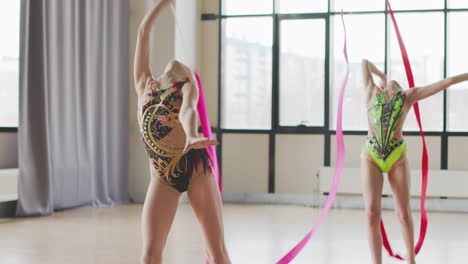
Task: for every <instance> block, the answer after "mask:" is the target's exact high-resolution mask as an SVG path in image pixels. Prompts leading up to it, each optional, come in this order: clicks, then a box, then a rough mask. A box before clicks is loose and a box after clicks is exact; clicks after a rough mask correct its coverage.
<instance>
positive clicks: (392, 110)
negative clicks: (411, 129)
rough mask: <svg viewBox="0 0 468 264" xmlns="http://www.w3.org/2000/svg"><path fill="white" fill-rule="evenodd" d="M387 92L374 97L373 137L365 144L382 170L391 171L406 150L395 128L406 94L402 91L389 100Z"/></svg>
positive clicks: (371, 114)
mask: <svg viewBox="0 0 468 264" xmlns="http://www.w3.org/2000/svg"><path fill="white" fill-rule="evenodd" d="M386 97H387V92H382V93H380V94H379V95H377V96H376V97H375V98H374V101H373V104H372V106H371V107H370V108H369V113H368V117H369V126H370V130H371V131H372V135H373V137H372V138H368V139H367V141H366V144H365V145H364V146H365V148H366V149H367V151H368V152H369V154H370V155H371V156H372V157H373V158H374V160H375V161H376V163H377V164H378V165H379V167H380V169H381V170H382V172H385V173H386V172H389V171H390V170H391V168H392V167H393V165H394V164H395V162H397V161H398V160H399V159H400V157H401V156H402V155H403V153H404V151H405V150H406V144H405V141H404V140H396V139H395V135H394V132H395V129H396V128H397V124H398V120H399V119H400V117H401V116H402V110H403V107H404V104H405V99H406V95H405V94H404V93H402V92H401V91H400V92H398V93H397V94H395V95H394V96H393V98H391V99H389V100H387V99H386Z"/></svg>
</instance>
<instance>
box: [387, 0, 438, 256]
mask: <svg viewBox="0 0 468 264" xmlns="http://www.w3.org/2000/svg"><path fill="white" fill-rule="evenodd" d="M386 1H387V5H388V11H389V14H390V17H391V18H392V22H393V26H394V27H395V32H396V35H397V38H398V43H399V45H400V50H401V55H402V58H403V64H404V65H405V70H406V76H407V79H408V84H409V87H410V88H414V77H413V72H412V70H411V64H410V62H409V57H408V52H407V50H406V47H405V43H404V42H403V38H402V36H401V33H400V29H399V28H398V24H397V21H396V19H395V15H394V13H393V10H392V7H391V6H390V2H389V0H386ZM413 108H414V113H415V115H416V120H417V121H418V126H419V132H420V134H421V138H422V142H423V153H422V160H421V163H422V186H421V201H420V206H421V227H420V231H419V239H418V243H417V244H416V247H415V249H414V251H415V253H416V254H418V253H419V251H420V250H421V248H422V246H423V244H424V239H425V238H426V233H427V213H426V191H427V181H428V168H429V158H428V154H427V147H426V138H425V135H424V130H423V129H422V122H421V114H420V112H419V104H418V103H417V102H416V103H415V104H414V105H413ZM380 231H381V233H382V240H383V245H384V247H385V249H386V250H387V252H388V254H389V255H390V256H392V257H394V258H397V259H400V260H404V258H403V257H401V256H400V255H398V254H396V253H394V252H393V250H392V247H391V245H390V242H389V239H388V236H387V233H386V231H385V227H384V223H383V220H381V221H380Z"/></svg>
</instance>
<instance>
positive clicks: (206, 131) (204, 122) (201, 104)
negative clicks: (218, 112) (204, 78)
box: [193, 71, 223, 194]
mask: <svg viewBox="0 0 468 264" xmlns="http://www.w3.org/2000/svg"><path fill="white" fill-rule="evenodd" d="M193 75H194V76H195V80H196V81H197V86H198V105H197V109H198V115H199V116H200V123H201V127H202V132H203V136H204V137H206V138H212V137H213V132H212V131H211V126H210V119H209V117H208V111H207V109H206V101H205V94H204V92H203V85H202V82H201V80H200V76H199V75H198V72H196V71H193ZM207 151H208V155H209V156H210V161H211V163H212V164H211V165H212V167H213V173H214V175H215V177H216V181H217V183H218V188H219V192H220V193H221V194H222V192H223V186H222V182H221V173H220V171H219V166H218V157H217V155H216V150H215V146H208V147H207Z"/></svg>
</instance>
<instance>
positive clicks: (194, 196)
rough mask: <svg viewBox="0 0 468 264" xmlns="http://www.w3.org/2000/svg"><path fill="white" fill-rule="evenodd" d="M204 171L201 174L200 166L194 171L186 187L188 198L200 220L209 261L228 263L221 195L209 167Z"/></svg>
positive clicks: (220, 263)
mask: <svg viewBox="0 0 468 264" xmlns="http://www.w3.org/2000/svg"><path fill="white" fill-rule="evenodd" d="M206 172H207V174H206V175H203V173H204V171H203V169H200V168H198V169H197V171H195V173H194V177H193V178H192V181H191V182H190V187H189V189H188V198H189V200H190V204H191V205H192V208H193V210H194V211H195V215H196V216H197V218H198V221H199V222H200V225H201V228H202V231H203V234H204V237H205V241H206V243H207V245H206V248H207V254H208V258H209V259H210V263H211V264H230V263H231V261H230V260H229V255H228V253H227V250H226V245H225V242H224V227H223V215H222V202H221V196H220V194H219V191H218V186H217V184H216V180H215V177H213V174H212V173H211V171H210V170H209V169H207V171H206Z"/></svg>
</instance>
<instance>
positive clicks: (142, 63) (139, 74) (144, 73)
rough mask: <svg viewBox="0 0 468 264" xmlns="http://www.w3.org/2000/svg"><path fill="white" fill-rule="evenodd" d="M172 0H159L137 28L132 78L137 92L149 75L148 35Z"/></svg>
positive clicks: (140, 90)
mask: <svg viewBox="0 0 468 264" xmlns="http://www.w3.org/2000/svg"><path fill="white" fill-rule="evenodd" d="M173 2H174V0H161V1H159V2H158V3H157V4H156V5H155V6H154V7H153V8H152V9H151V10H150V12H149V13H148V14H146V16H145V17H144V18H143V21H142V22H141V24H140V27H139V28H138V37H137V43H136V50H135V66H134V67H135V68H134V79H135V87H136V89H137V93H138V94H140V93H142V92H143V90H144V88H145V86H146V83H147V81H148V80H149V79H150V77H151V69H150V35H151V30H152V29H153V26H154V24H155V22H156V20H157V19H158V17H159V16H160V15H161V13H162V11H163V10H164V9H165V8H166V7H168V6H169V5H171V4H172V3H173Z"/></svg>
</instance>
